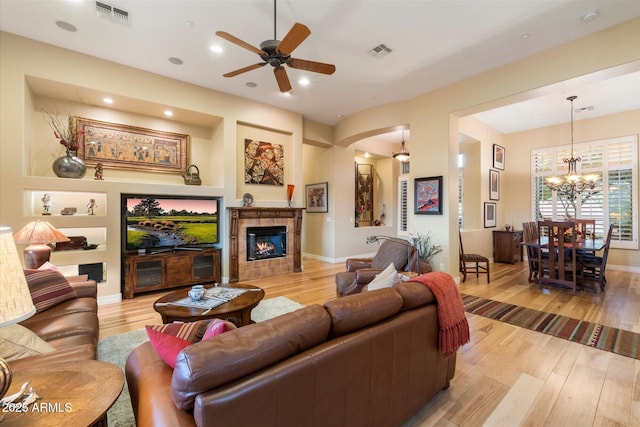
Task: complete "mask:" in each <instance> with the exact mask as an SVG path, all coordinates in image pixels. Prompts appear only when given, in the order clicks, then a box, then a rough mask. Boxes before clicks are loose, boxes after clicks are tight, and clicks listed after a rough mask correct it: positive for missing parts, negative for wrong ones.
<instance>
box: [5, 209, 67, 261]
mask: <svg viewBox="0 0 640 427" xmlns="http://www.w3.org/2000/svg"><path fill="white" fill-rule="evenodd" d="M13 238H14V240H15V242H16V243H21V244H26V245H29V246H28V247H27V248H25V250H24V262H25V267H27V268H38V267H40V266H41V265H42V264H44V263H45V262H47V261H49V257H50V256H51V248H50V247H49V246H47V245H46V243H58V242H68V241H69V238H68V237H67V236H65V235H64V234H62V233H61V232H59V231H58V230H56V228H55V227H54V226H53V225H51V224H49V223H48V222H47V221H40V220H37V221H31V222H30V223H29V224H27V225H25V226H24V227H22V229H21V230H20V231H18V232H17V233H16V234H15V235H14V236H13Z"/></svg>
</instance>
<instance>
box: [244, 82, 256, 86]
mask: <svg viewBox="0 0 640 427" xmlns="http://www.w3.org/2000/svg"><path fill="white" fill-rule="evenodd" d="M246 85H247V87H256V86H258V85H257V84H256V83H255V82H247V83H246Z"/></svg>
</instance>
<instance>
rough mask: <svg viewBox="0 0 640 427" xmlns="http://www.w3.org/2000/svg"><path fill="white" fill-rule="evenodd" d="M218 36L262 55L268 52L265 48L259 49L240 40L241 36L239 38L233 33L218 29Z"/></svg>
mask: <svg viewBox="0 0 640 427" xmlns="http://www.w3.org/2000/svg"><path fill="white" fill-rule="evenodd" d="M216 36H218V37H222V38H223V39H225V40H227V41H230V42H231V43H233V44H236V45H238V46H240V47H243V48H245V49H247V50H250V51H251V52H253V53H257V54H258V55H260V56H262V55H266V54H267V53H266V52H265V51H263V50H260V49H258V48H257V47H255V46H251V45H250V44H249V43H247V42H245V41H243V40H240V39H239V38H237V37H236V36H232V35H231V34H229V33H227V32H225V31H216Z"/></svg>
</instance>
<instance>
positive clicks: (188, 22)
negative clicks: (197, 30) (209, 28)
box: [184, 21, 196, 27]
mask: <svg viewBox="0 0 640 427" xmlns="http://www.w3.org/2000/svg"><path fill="white" fill-rule="evenodd" d="M184 23H185V24H187V27H193V26H194V25H196V24H194V23H193V21H185V22H184Z"/></svg>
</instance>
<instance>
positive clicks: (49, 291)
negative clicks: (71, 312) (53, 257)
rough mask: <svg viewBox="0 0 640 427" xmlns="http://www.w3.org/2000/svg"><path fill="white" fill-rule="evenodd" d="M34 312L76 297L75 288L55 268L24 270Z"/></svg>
mask: <svg viewBox="0 0 640 427" xmlns="http://www.w3.org/2000/svg"><path fill="white" fill-rule="evenodd" d="M24 273H25V277H26V279H27V284H28V285H29V292H31V299H32V300H33V305H35V306H36V313H40V312H41V311H44V310H46V309H48V308H51V307H53V306H56V305H58V304H60V303H61V302H64V301H67V300H70V299H75V298H77V294H76V291H75V289H73V287H72V286H71V285H70V284H69V281H68V280H67V278H66V277H64V276H63V275H62V273H60V272H59V271H56V270H25V271H24Z"/></svg>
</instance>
